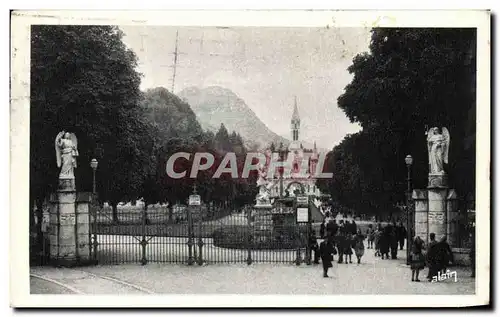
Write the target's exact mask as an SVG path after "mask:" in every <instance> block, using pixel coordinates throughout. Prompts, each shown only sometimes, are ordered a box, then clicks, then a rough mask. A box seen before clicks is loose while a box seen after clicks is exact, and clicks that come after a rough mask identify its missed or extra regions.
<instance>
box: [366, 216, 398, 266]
mask: <svg viewBox="0 0 500 317" xmlns="http://www.w3.org/2000/svg"><path fill="white" fill-rule="evenodd" d="M406 238H407V231H406V228H405V226H404V225H403V224H402V223H401V222H400V223H399V224H396V223H395V222H393V223H392V224H388V225H386V226H384V227H383V226H382V225H381V224H378V225H377V228H373V225H371V224H370V225H369V226H368V249H375V256H380V257H381V258H382V259H389V253H390V254H391V256H390V259H393V260H395V259H397V258H398V247H399V249H400V250H403V247H404V244H405V239H406Z"/></svg>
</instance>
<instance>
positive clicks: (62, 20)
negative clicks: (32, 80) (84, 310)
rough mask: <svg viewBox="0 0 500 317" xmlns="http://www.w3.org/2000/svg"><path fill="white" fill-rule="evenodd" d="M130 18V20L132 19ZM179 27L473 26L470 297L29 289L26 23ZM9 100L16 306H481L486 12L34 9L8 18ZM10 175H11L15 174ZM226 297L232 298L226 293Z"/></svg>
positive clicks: (486, 202) (485, 240)
mask: <svg viewBox="0 0 500 317" xmlns="http://www.w3.org/2000/svg"><path fill="white" fill-rule="evenodd" d="M132 20H133V21H132ZM164 21H168V22H169V25H179V26H194V25H202V26H295V27H297V26H302V27H324V26H326V25H329V26H330V27H367V28H372V27H376V26H379V27H395V26H398V27H429V26H432V27H477V28H478V33H477V34H478V48H477V49H478V50H477V56H478V65H477V75H478V77H477V88H478V90H477V91H478V95H477V134H476V135H477V138H476V140H477V145H476V147H477V154H476V155H477V156H476V158H477V161H476V169H477V172H476V173H477V174H476V175H477V179H476V184H477V196H476V223H477V226H478V236H477V254H478V258H477V278H476V282H477V293H476V295H463V296H462V295H451V296H441V295H439V296H438V295H432V296H422V295H397V296H395V295H384V296H381V295H378V296H375V295H369V296H362V301H360V295H346V296H342V297H341V300H340V299H339V297H338V296H312V295H308V296H302V295H301V296H299V295H294V296H277V295H276V296H255V295H238V296H232V295H213V296H201V295H195V296H191V295H178V296H177V295H169V296H156V295H148V296H95V295H94V296H85V298H84V297H83V296H79V295H74V296H73V295H65V296H60V295H30V294H29V274H28V272H29V266H28V264H29V261H28V259H29V254H28V247H27V246H28V239H27V238H28V234H27V232H28V223H29V221H28V213H27V212H22V211H23V210H24V211H26V210H28V209H29V207H28V205H29V203H28V199H27V198H28V197H29V189H28V184H29V182H28V181H29V179H28V172H29V171H28V166H29V155H28V154H29V153H28V149H29V133H30V132H29V65H30V63H29V54H30V50H29V47H30V46H29V40H30V33H29V26H30V24H32V23H33V24H129V25H164V24H165V23H164ZM11 25H12V34H11V41H12V48H14V50H12V52H11V62H12V73H11V80H12V87H11V92H12V100H11V113H10V114H11V131H10V132H11V158H13V159H12V160H11V166H10V167H11V178H10V184H11V192H10V196H11V197H10V199H11V206H10V211H11V213H10V215H11V217H10V226H11V232H10V243H11V245H10V266H11V304H12V305H14V306H17V307H44V306H59V307H146V306H147V307H197V306H201V307H247V306H261V307H289V306H291V307H361V305H362V306H370V307H392V306H395V305H397V306H398V307H410V306H429V307H444V306H448V307H455V306H469V305H478V304H487V303H488V301H489V296H490V293H489V284H490V275H489V260H490V240H489V235H490V228H489V224H490V167H489V166H490V152H491V150H490V107H491V106H490V84H491V79H490V67H491V64H490V47H489V41H490V17H489V13H488V12H485V11H478V10H476V11H463V10H462V11H457V10H455V11H429V10H425V11H231V12H228V11H222V12H221V11H209V12H207V11H154V12H145V11H140V12H131V11H114V12H112V11H38V12H33V11H31V12H23V13H21V12H18V13H16V14H15V15H14V16H13V17H12V21H11ZM14 176H15V177H14ZM229 296H231V297H229Z"/></svg>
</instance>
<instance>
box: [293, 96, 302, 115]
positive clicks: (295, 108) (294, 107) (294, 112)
mask: <svg viewBox="0 0 500 317" xmlns="http://www.w3.org/2000/svg"><path fill="white" fill-rule="evenodd" d="M294 119H295V120H299V121H300V117H299V110H298V109H297V96H295V100H294V104H293V115H292V121H293V120H294Z"/></svg>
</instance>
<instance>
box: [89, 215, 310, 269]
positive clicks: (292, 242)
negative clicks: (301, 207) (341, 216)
mask: <svg viewBox="0 0 500 317" xmlns="http://www.w3.org/2000/svg"><path fill="white" fill-rule="evenodd" d="M247 211H251V209H247ZM281 211H282V210H281ZM293 211H294V209H293V208H289V209H288V210H286V211H285V213H273V212H271V211H269V212H262V211H255V210H253V212H245V211H242V212H228V211H227V210H225V209H219V210H215V211H213V212H212V213H210V216H207V213H206V212H204V211H203V210H201V208H200V207H186V209H185V210H184V214H185V215H186V217H173V216H172V211H169V210H168V209H167V208H164V207H150V208H148V210H145V209H144V208H143V207H118V210H117V212H116V214H115V217H113V213H112V210H111V209H110V208H99V207H97V206H95V210H94V212H92V213H91V218H92V219H91V236H92V250H91V256H92V257H93V259H94V260H95V261H96V262H97V263H100V264H120V263H141V264H146V263H149V262H155V263H179V264H199V265H202V264H211V263H247V264H251V263H254V262H258V263H296V264H297V263H298V264H301V263H303V262H306V261H307V252H306V247H307V235H308V230H310V229H309V226H308V225H307V224H297V223H295V222H294V220H295V214H294V212H293Z"/></svg>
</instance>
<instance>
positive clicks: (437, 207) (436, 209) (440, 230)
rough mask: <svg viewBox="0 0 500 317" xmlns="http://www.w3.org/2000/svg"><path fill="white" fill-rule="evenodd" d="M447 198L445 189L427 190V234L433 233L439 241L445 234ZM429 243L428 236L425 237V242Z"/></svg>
mask: <svg viewBox="0 0 500 317" xmlns="http://www.w3.org/2000/svg"><path fill="white" fill-rule="evenodd" d="M447 196H448V189H447V188H429V189H428V197H429V216H428V225H429V227H428V228H429V232H428V234H431V233H435V234H436V240H437V241H439V240H440V239H441V238H442V237H443V236H445V235H446V234H447V232H446V229H447V220H446V214H447V207H446V198H447ZM428 241H430V239H429V236H427V242H428Z"/></svg>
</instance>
